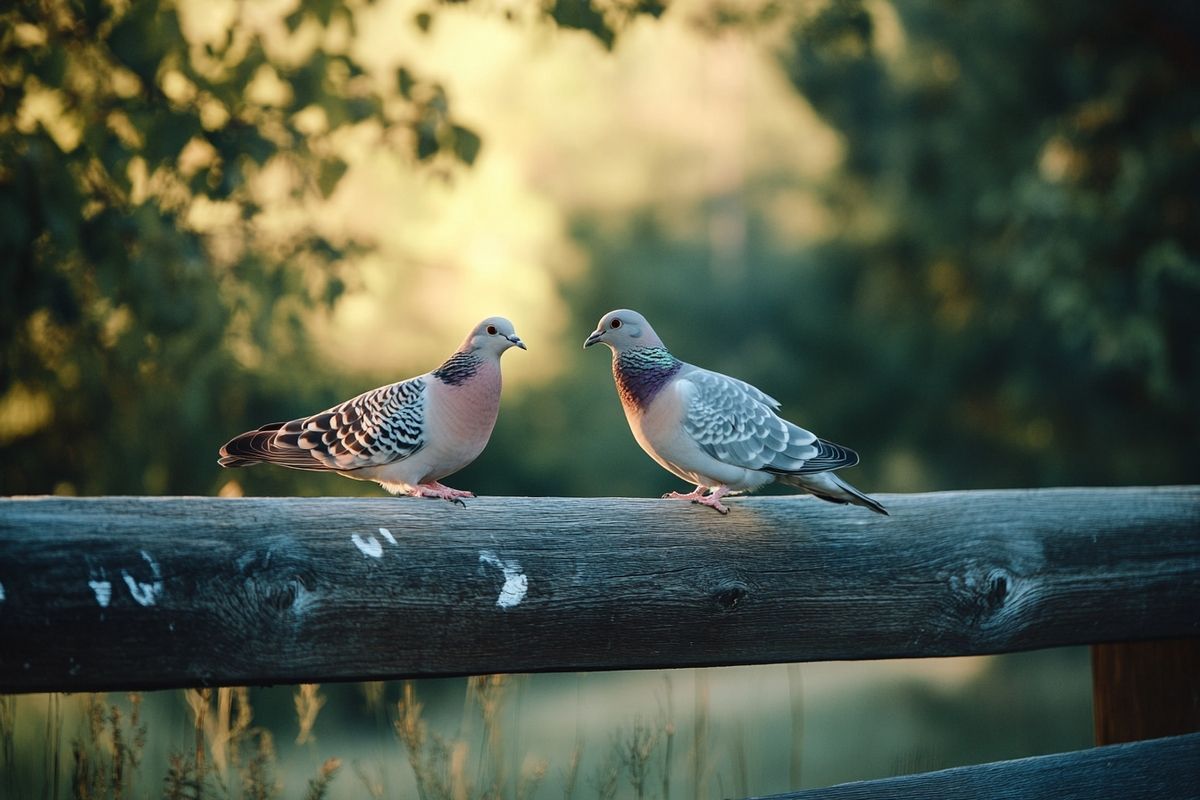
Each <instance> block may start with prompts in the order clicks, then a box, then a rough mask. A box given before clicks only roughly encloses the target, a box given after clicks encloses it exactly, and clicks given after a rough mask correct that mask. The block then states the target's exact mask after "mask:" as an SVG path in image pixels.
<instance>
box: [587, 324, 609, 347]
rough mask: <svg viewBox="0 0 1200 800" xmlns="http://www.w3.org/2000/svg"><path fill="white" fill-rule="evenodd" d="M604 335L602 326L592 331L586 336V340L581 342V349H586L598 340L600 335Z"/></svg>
mask: <svg viewBox="0 0 1200 800" xmlns="http://www.w3.org/2000/svg"><path fill="white" fill-rule="evenodd" d="M603 335H604V328H601V329H599V330H595V331H592V335H591V336H589V337H587V341H585V342H584V343H583V349H584V350H586V349H588V348H589V347H591V346H592V345H594V344H595V343H596V342H598V341H600V337H602V336H603Z"/></svg>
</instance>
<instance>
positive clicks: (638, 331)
mask: <svg viewBox="0 0 1200 800" xmlns="http://www.w3.org/2000/svg"><path fill="white" fill-rule="evenodd" d="M594 344H606V345H608V346H609V347H610V348H612V351H613V352H614V353H621V352H623V351H625V350H632V349H634V348H636V347H662V346H663V342H662V339H660V338H658V334H657V333H655V332H654V328H651V327H650V323H649V322H647V321H646V318H645V317H643V316H642V315H641V314H639V313H638V312H636V311H630V310H629V309H627V308H619V309H617V310H616V311H610V312H608V313H607V314H605V315H604V316H603V317H601V318H600V322H599V323H598V324H597V325H596V330H594V331H592V335H591V336H589V337H588V338H587V341H585V342H584V343H583V346H584V347H585V348H587V347H591V346H592V345H594Z"/></svg>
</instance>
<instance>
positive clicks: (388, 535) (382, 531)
mask: <svg viewBox="0 0 1200 800" xmlns="http://www.w3.org/2000/svg"><path fill="white" fill-rule="evenodd" d="M379 533H380V534H381V535H382V536H383V538H385V539H387V540H388V541H389V542H391V543H392V544H395V543H396V537H395V536H392V532H391V531H389V530H388V529H387V528H380V529H379Z"/></svg>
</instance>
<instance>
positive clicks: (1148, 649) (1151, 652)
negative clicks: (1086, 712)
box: [1092, 609, 1200, 744]
mask: <svg viewBox="0 0 1200 800" xmlns="http://www.w3.org/2000/svg"><path fill="white" fill-rule="evenodd" d="M1196 613H1197V615H1200V609H1197V611H1196ZM1092 717H1093V720H1094V722H1095V726H1096V744H1116V743H1117V742H1132V741H1136V740H1138V739H1153V738H1156V737H1159V736H1174V735H1176V734H1181V733H1191V732H1193V731H1200V638H1198V639H1171V640H1167V641H1163V642H1115V643H1110V644H1098V645H1095V646H1093V647H1092Z"/></svg>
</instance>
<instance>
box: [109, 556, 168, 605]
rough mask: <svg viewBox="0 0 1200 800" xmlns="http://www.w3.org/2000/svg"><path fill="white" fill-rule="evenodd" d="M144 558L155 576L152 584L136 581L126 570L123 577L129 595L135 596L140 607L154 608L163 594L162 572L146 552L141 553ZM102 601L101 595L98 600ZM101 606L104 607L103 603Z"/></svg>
mask: <svg viewBox="0 0 1200 800" xmlns="http://www.w3.org/2000/svg"><path fill="white" fill-rule="evenodd" d="M141 553H142V558H144V559H145V560H146V563H147V564H149V565H150V572H151V574H153V575H154V580H152V581H151V582H150V583H143V582H141V581H138V580H134V578H133V576H132V575H130V574H129V573H128V572H126V571H125V570H121V577H122V578H124V579H125V585H126V586H127V587H129V593H130V594H131V595H133V599H134V601H135V602H137V604H138V605H140V606H152V605H154V604H155V603H156V602H157V601H158V598H159V597H161V596H162V593H163V582H162V571H161V570H160V569H159V568H158V564H157V563H156V562H155V561H154V559H153V558H151V557H150V554H149V553H147V552H146V551H145V550H142V551H141ZM99 599H100V597H99V594H97V596H96V600H97V601H98V600H99ZM101 605H104V604H103V603H102V604H101Z"/></svg>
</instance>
